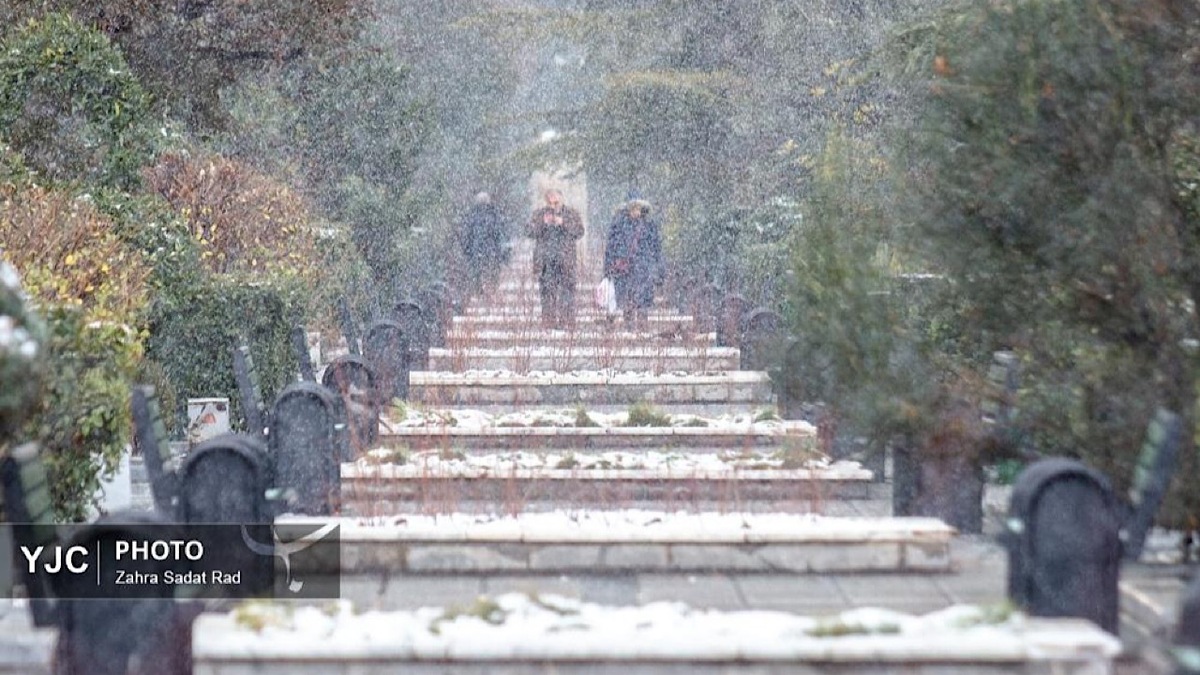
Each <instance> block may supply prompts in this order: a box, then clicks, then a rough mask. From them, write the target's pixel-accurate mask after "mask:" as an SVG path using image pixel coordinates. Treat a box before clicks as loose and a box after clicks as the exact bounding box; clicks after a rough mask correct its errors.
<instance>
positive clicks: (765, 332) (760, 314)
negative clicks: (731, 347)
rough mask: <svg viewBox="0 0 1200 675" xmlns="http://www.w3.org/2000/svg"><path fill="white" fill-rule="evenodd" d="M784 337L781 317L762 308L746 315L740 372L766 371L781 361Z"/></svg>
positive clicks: (784, 331) (784, 327) (784, 332)
mask: <svg viewBox="0 0 1200 675" xmlns="http://www.w3.org/2000/svg"><path fill="white" fill-rule="evenodd" d="M785 336H786V326H785V324H784V320H783V317H782V316H780V315H779V314H778V313H777V312H773V311H771V310H769V309H766V308H764V307H759V308H758V309H755V310H753V311H752V312H750V313H749V314H747V315H746V318H745V321H744V325H743V335H742V341H741V368H742V370H767V369H768V368H769V367H771V366H772V365H775V364H778V363H779V362H780V361H781V360H782V356H783V354H782V350H783V347H784V340H785Z"/></svg>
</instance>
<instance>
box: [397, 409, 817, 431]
mask: <svg viewBox="0 0 1200 675" xmlns="http://www.w3.org/2000/svg"><path fill="white" fill-rule="evenodd" d="M643 411H644V412H649V413H650V414H651V417H652V418H657V419H659V420H661V421H663V422H665V423H664V424H637V425H633V426H656V427H657V426H662V427H682V428H705V429H711V430H713V431H714V432H726V431H746V432H748V431H756V432H776V433H779V432H786V433H788V434H789V435H797V436H805V435H813V434H816V432H817V429H816V427H814V426H813V425H812V424H809V423H808V422H804V421H802V420H781V419H779V418H778V416H777V415H776V414H775V411H774V410H773V409H771V408H763V409H761V410H757V411H750V412H742V413H736V414H725V415H718V416H711V417H704V416H700V415H691V414H683V413H679V414H669V413H660V412H657V411H654V410H653V409H651V408H643ZM385 413H387V414H386V415H385V417H384V419H383V420H382V421H381V424H382V425H383V430H384V431H385V432H386V431H389V430H394V429H403V428H411V427H453V428H454V429H457V430H463V431H465V430H473V429H485V428H521V427H528V428H535V427H560V428H565V427H575V428H588V427H595V428H602V429H610V428H618V427H629V426H631V425H629V424H628V422H629V416H630V413H629V412H628V411H626V412H615V413H604V412H591V411H588V410H586V409H585V408H578V409H570V408H557V409H542V410H538V409H531V410H521V411H516V412H510V413H503V414H492V413H487V412H483V411H481V410H473V409H457V410H456V409H429V408H425V407H419V406H411V405H410V406H403V407H397V408H392V409H391V410H388V411H385ZM580 422H583V423H582V424H581V423H580Z"/></svg>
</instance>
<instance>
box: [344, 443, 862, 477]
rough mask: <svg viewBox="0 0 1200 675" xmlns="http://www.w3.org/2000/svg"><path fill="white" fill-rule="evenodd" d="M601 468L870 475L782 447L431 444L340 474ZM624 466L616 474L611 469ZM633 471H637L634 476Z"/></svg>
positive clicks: (548, 473) (382, 455) (664, 473)
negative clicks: (454, 449) (541, 448)
mask: <svg viewBox="0 0 1200 675" xmlns="http://www.w3.org/2000/svg"><path fill="white" fill-rule="evenodd" d="M592 471H603V472H605V476H606V477H616V478H620V477H638V478H643V477H645V475H647V474H653V475H655V476H659V477H663V478H667V477H682V478H697V479H730V478H739V477H740V478H751V477H757V476H758V475H759V474H761V473H764V472H769V473H772V474H782V473H783V472H788V473H796V472H805V473H806V474H807V476H806V477H810V478H817V477H819V478H822V479H827V480H839V479H841V480H870V479H871V473H870V472H869V471H867V470H866V469H863V468H862V465H861V464H859V463H858V462H849V461H832V460H830V459H829V458H828V457H824V456H813V457H809V458H805V459H801V460H796V459H794V458H789V457H788V456H787V455H786V453H784V452H753V451H746V452H743V451H727V452H719V453H692V454H684V453H678V452H658V451H654V450H646V451H639V452H629V451H610V452H589V453H574V452H569V451H568V452H544V453H537V452H528V451H516V452H499V453H486V454H469V455H465V454H447V453H444V452H441V451H437V450H432V451H425V452H415V453H409V454H403V453H397V452H396V451H394V450H391V449H387V448H380V449H377V450H372V451H370V452H368V453H367V454H366V456H364V457H362V458H360V459H359V460H358V461H357V462H355V463H354V464H353V465H350V466H348V467H343V469H342V476H343V477H344V478H352V477H377V478H390V479H399V478H425V477H435V476H436V477H471V478H482V477H488V476H494V477H511V476H516V475H526V474H528V475H540V476H544V477H546V478H553V477H559V476H556V474H561V477H563V478H571V477H582V476H581V474H584V473H587V472H592ZM608 472H621V473H620V474H618V475H616V476H614V474H613V473H608ZM630 472H636V476H634V474H632V473H630Z"/></svg>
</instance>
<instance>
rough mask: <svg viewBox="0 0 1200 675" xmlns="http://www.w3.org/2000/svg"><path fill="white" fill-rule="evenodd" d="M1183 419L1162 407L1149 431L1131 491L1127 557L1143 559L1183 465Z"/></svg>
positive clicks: (1126, 531) (1126, 534) (1127, 527)
mask: <svg viewBox="0 0 1200 675" xmlns="http://www.w3.org/2000/svg"><path fill="white" fill-rule="evenodd" d="M1183 432H1184V429H1183V420H1182V419H1181V418H1180V417H1179V415H1176V414H1175V413H1173V412H1171V411H1169V410H1165V409H1163V408H1159V409H1158V410H1157V411H1156V412H1155V414H1154V419H1152V420H1150V424H1149V425H1148V426H1147V428H1146V440H1145V443H1144V444H1143V445H1142V452H1141V454H1140V455H1139V456H1138V463H1137V467H1136V468H1135V470H1134V474H1133V486H1132V488H1131V489H1130V495H1129V497H1130V503H1131V504H1132V505H1133V513H1132V514H1131V515H1130V518H1129V520H1128V522H1126V523H1125V558H1126V559H1127V560H1137V559H1138V558H1140V557H1142V548H1143V547H1144V546H1145V544H1146V535H1147V534H1148V533H1149V532H1150V528H1151V526H1153V525H1154V517H1155V515H1156V514H1157V513H1158V509H1159V507H1160V506H1162V501H1163V497H1165V496H1166V494H1167V487H1168V486H1169V485H1170V484H1171V477H1172V476H1174V474H1175V467H1176V466H1177V465H1178V463H1179V461H1178V460H1179V449H1180V448H1181V447H1182V445H1183Z"/></svg>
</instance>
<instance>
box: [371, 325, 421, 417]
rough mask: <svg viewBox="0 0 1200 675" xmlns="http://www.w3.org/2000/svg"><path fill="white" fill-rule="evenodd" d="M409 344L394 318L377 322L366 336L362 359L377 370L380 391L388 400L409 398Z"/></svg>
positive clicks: (410, 353)
mask: <svg viewBox="0 0 1200 675" xmlns="http://www.w3.org/2000/svg"><path fill="white" fill-rule="evenodd" d="M409 344H410V343H409V340H408V336H407V335H406V333H405V332H404V330H403V328H401V326H400V324H399V323H397V322H395V321H376V322H375V323H373V324H371V327H370V328H368V329H367V334H366V337H364V338H363V360H365V361H366V362H367V363H368V364H370V366H371V369H372V370H374V371H375V376H376V378H377V390H378V392H379V393H380V394H382V395H384V396H385V397H386V398H387V400H388V401H390V400H391V399H393V398H398V399H400V400H402V401H404V400H408V375H409V368H408V366H409V358H410V356H411V355H412V352H411V351H410V349H409Z"/></svg>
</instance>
